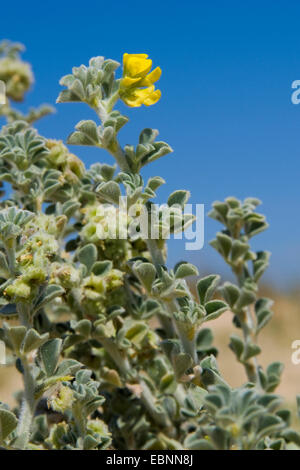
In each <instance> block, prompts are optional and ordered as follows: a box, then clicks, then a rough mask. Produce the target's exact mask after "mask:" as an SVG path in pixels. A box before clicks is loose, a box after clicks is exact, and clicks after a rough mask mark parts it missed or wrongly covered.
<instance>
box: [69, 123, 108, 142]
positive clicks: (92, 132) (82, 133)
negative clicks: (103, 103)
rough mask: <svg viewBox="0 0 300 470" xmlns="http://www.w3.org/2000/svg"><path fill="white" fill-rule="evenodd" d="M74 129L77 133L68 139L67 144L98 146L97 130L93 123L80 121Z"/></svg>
mask: <svg viewBox="0 0 300 470" xmlns="http://www.w3.org/2000/svg"><path fill="white" fill-rule="evenodd" d="M75 129H77V132H73V133H72V134H71V135H70V136H69V137H68V141H67V143H68V144H70V145H92V146H100V139H99V135H98V129H97V126H96V123H95V122H94V121H80V122H79V123H78V124H77V125H76V126H75Z"/></svg>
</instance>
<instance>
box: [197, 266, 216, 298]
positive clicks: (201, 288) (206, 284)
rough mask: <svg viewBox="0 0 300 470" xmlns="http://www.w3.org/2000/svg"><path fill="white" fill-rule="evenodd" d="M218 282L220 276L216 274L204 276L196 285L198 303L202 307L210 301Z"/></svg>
mask: <svg viewBox="0 0 300 470" xmlns="http://www.w3.org/2000/svg"><path fill="white" fill-rule="evenodd" d="M219 281H220V276H219V275H217V274H212V275H210V276H206V277H204V278H202V279H200V281H198V283H197V290H198V296H199V300H200V303H201V304H202V305H204V304H205V302H207V301H208V300H210V299H211V298H212V296H213V294H214V292H215V290H216V288H217V285H218V283H219Z"/></svg>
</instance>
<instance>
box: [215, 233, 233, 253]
mask: <svg viewBox="0 0 300 470" xmlns="http://www.w3.org/2000/svg"><path fill="white" fill-rule="evenodd" d="M216 238H217V241H218V248H219V251H220V252H221V253H222V255H223V256H224V258H225V259H227V258H228V256H229V253H230V251H231V247H232V239H231V238H230V237H229V236H228V235H226V234H225V233H222V232H219V233H217V235H216Z"/></svg>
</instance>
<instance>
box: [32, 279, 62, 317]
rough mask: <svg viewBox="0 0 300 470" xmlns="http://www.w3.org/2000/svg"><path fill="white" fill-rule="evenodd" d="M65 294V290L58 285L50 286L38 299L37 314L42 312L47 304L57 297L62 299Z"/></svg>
mask: <svg viewBox="0 0 300 470" xmlns="http://www.w3.org/2000/svg"><path fill="white" fill-rule="evenodd" d="M64 293H65V290H64V289H63V288H62V287H61V286H58V285H56V284H49V285H47V287H46V288H45V290H44V291H43V293H42V295H41V297H40V298H39V299H38V301H37V303H36V304H35V308H34V310H35V312H37V311H38V310H40V309H41V308H42V307H44V306H45V305H46V304H48V303H49V302H51V301H52V300H53V299H55V298H56V297H61V296H62V295H63V294H64Z"/></svg>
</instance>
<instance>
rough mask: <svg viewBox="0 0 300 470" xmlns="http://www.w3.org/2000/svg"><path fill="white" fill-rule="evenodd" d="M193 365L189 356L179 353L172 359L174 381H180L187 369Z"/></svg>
mask: <svg viewBox="0 0 300 470" xmlns="http://www.w3.org/2000/svg"><path fill="white" fill-rule="evenodd" d="M192 365H193V359H192V357H191V356H190V355H189V354H185V353H179V354H176V355H175V356H174V358H173V367H174V372H175V375H176V380H180V379H181V377H182V376H183V375H184V374H185V372H186V371H187V369H189V368H190V367H191V366H192Z"/></svg>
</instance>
